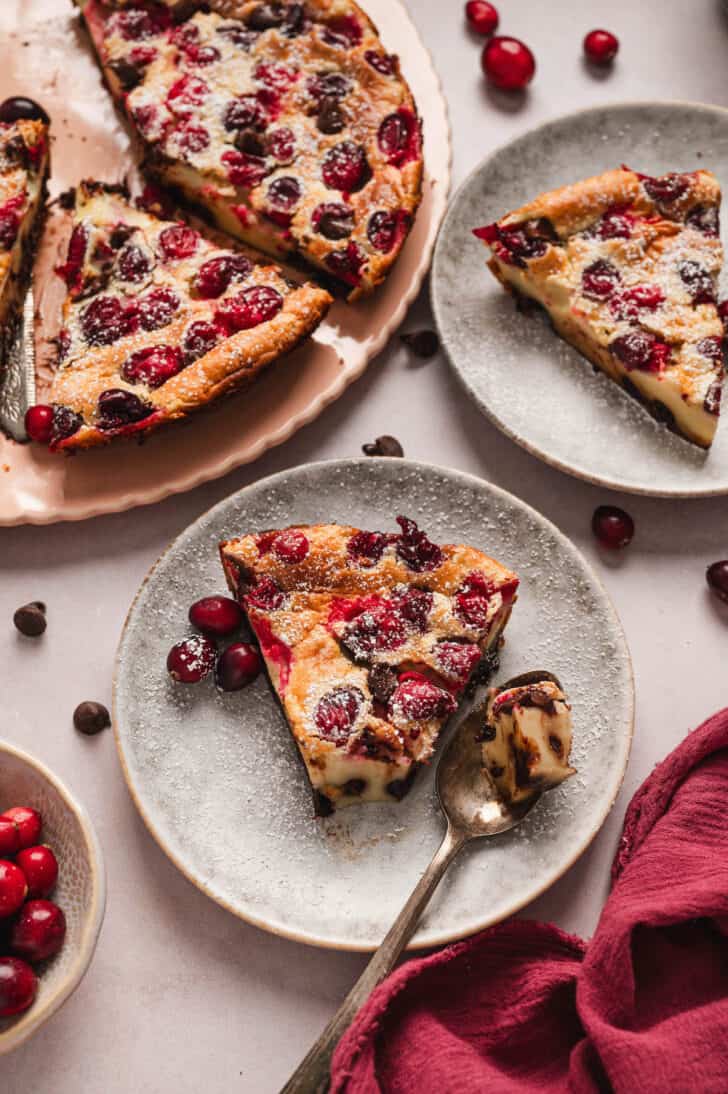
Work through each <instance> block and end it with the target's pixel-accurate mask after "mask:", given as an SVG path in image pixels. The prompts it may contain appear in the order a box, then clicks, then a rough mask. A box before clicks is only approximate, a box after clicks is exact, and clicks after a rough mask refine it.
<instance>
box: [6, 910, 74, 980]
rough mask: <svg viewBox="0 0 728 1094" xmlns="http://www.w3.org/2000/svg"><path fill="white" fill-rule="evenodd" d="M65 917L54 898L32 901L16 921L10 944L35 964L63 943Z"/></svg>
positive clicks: (19, 953)
mask: <svg viewBox="0 0 728 1094" xmlns="http://www.w3.org/2000/svg"><path fill="white" fill-rule="evenodd" d="M65 938H66V917H65V916H64V914H63V912H62V911H61V909H60V908H59V907H58V905H57V904H54V903H53V901H52V900H29V901H28V903H27V904H26V905H25V907H24V908H23V909H22V911H21V913H20V915H19V916H18V918H17V919H16V921H15V923H14V924H13V928H12V931H11V932H10V945H11V946H12V949H13V952H14V953H16V954H18V955H19V956H20V957H22V958H24V959H25V960H26V961H29V962H30V963H31V965H35V964H36V962H38V961H45V960H47V958H49V957H53V955H54V954H56V953H58V951H59V950H60V949H61V947H62V946H63V943H64V940H65Z"/></svg>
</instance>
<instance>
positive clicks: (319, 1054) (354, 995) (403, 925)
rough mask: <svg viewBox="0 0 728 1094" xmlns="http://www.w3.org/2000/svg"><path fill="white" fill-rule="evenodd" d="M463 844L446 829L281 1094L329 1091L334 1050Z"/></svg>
mask: <svg viewBox="0 0 728 1094" xmlns="http://www.w3.org/2000/svg"><path fill="white" fill-rule="evenodd" d="M466 842H467V838H466V837H465V836H464V835H463V834H462V833H461V832H458V831H456V830H454V829H453V828H450V827H448V830H447V833H446V835H445V838H444V840H443V841H442V843H441V844H440V846H439V848H438V850H437V851H436V852H435V856H434V858H433V860H432V862H431V863H430V865H429V866H428V867H427V869H426V870H425V872H424V874H423V875H422V877H421V878H420V880H419V881H418V883H417V885H416V887H415V889H414V891H413V893H412V895H411V897H410V898H409V900H408V901H407V903H406V904H405V906H404V908H403V909H402V911H401V912H400V913H399V915H398V916H397V918H396V919H395V921H394V923H393V924H392V926H391V927H390V929H389V932H388V934H387V936H386V938H385V939H384V941H383V942H382V944H381V946H380V947H379V949H378V950H377V952H376V953H375V954H374V956H373V957H372V959H371V961H370V962H369V964H368V965H367V967H366V968H365V969H364V972H363V973H362V974H361V976H360V977H359V979H358V980H357V982H356V984H355V985H354V987H353V988H352V989H351V991H350V992H349V994H348V995H347V997H346V999H345V1000H344V1002H343V1003H342V1004H341V1006H340V1007H339V1009H338V1011H337V1012H336V1014H335V1015H334V1017H333V1018H332V1019H331V1021H330V1022H329V1024H328V1026H327V1027H326V1029H325V1030H324V1031H323V1033H322V1034H321V1036H320V1037H319V1039H318V1041H316V1043H315V1044H314V1045H313V1046H312V1047H311V1049H310V1051H309V1053H308V1055H307V1056H306V1057H305V1058H304V1059H303V1060H302V1061H301V1063H300V1064H299V1065H298V1068H297V1069H296V1071H295V1072H294V1074H293V1075H292V1076H291V1078H290V1079H289V1080H288V1082H287V1083H286V1085H285V1086H284V1087H283V1088H282V1090H281V1092H280V1094H323V1092H324V1091H326V1090H327V1089H328V1086H329V1068H330V1065H331V1057H332V1056H333V1054H334V1049H335V1048H336V1046H337V1044H338V1043H339V1041H340V1040H341V1038H342V1037H343V1035H344V1033H345V1032H346V1030H347V1029H348V1028H349V1026H350V1025H351V1023H352V1022H353V1021H354V1018H355V1017H356V1014H357V1012H358V1011H359V1010H360V1009H361V1007H362V1006H363V1005H364V1003H365V1002H366V1001H367V999H368V998H369V995H370V993H371V992H372V991H373V990H374V988H376V986H377V984H381V982H382V980H384V978H385V977H386V976H387V975H388V974H389V973H390V972H391V971H392V969H393V968H394V965H395V962H396V961H397V958H398V957H399V955H400V954H401V953H402V950H403V949H404V948H405V946H406V945H407V943H408V942H409V940H410V938H411V937H412V935H413V934H414V933H415V929H416V927H417V924H418V923H419V921H420V916H421V915H422V913H423V911H424V910H425V908H426V907H427V905H428V903H429V901H430V897H431V896H432V894H433V893H434V891H435V889H436V888H437V886H438V884H439V882H440V879H441V878H442V875H443V874H444V873H445V871H446V870H447V868H448V866H449V865H450V863H451V862H452V860H453V859H454V858H455V856H456V855H457V853H458V851H459V850H460V849H461V847H462V846H463V844H464V843H466Z"/></svg>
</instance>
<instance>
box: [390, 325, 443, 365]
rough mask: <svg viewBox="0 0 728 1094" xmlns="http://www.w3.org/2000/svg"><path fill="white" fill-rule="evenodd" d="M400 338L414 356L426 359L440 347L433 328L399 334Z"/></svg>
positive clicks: (433, 354)
mask: <svg viewBox="0 0 728 1094" xmlns="http://www.w3.org/2000/svg"><path fill="white" fill-rule="evenodd" d="M399 337H400V339H401V340H402V342H404V344H405V346H406V347H407V349H408V350H410V352H411V353H413V354H414V355H415V357H421V358H422V359H423V360H425V361H426V360H428V359H429V358H430V357H434V356H435V354H436V353H437V352H438V350H439V349H440V339H439V338H438V337H437V334H436V333H435V331H434V330H417V331H413V332H412V333H411V334H400V336H399Z"/></svg>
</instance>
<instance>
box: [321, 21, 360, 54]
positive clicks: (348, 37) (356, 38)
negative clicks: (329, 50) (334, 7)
mask: <svg viewBox="0 0 728 1094" xmlns="http://www.w3.org/2000/svg"><path fill="white" fill-rule="evenodd" d="M362 35H363V31H362V28H361V23H360V22H359V20H358V19H356V18H355V17H354V16H353V15H336V16H334V18H333V19H329V21H328V22H327V23H326V25H325V26H324V29H323V32H322V37H323V39H324V41H325V42H328V44H329V45H330V46H340V47H341V48H342V49H353V48H354V47H355V46H358V45H359V43H360V42H361V40H362Z"/></svg>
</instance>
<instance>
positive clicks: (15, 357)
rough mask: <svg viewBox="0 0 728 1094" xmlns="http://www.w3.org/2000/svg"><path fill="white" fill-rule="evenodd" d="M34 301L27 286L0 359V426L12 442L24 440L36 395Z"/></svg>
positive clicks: (31, 292)
mask: <svg viewBox="0 0 728 1094" xmlns="http://www.w3.org/2000/svg"><path fill="white" fill-rule="evenodd" d="M34 312H35V301H34V298H33V288H32V286H30V287H29V289H28V292H27V293H26V296H25V301H24V303H23V310H22V312H21V314H20V315H19V317H18V322H17V324H16V326H15V330H14V331H13V333H12V335H11V337H10V338H9V339H8V341H7V344H6V347H5V358H4V360H3V361H2V362H0V376H1V377H2V385H1V386H0V429H2V430H3V432H5V433H7V434H8V436H9V437H12V438H13V440H14V441H26V440H27V439H28V435H27V433H26V431H25V412H26V410H27V409H28V407H30V406H33V405H34V404H35V401H36V397H35V337H34V330H33V328H34Z"/></svg>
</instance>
